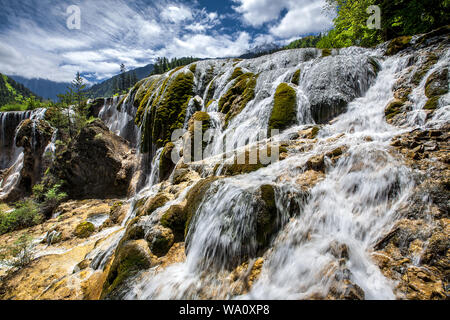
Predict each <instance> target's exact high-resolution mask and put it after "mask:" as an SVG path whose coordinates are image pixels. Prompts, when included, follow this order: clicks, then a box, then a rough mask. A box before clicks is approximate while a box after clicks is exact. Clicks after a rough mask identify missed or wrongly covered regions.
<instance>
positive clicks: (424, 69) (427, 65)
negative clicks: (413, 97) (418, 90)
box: [411, 52, 439, 86]
mask: <svg viewBox="0 0 450 320" xmlns="http://www.w3.org/2000/svg"><path fill="white" fill-rule="evenodd" d="M438 60H439V57H438V56H437V55H436V54H435V53H433V52H427V53H426V54H425V56H424V58H423V62H422V63H420V64H419V65H418V66H417V69H416V71H415V72H414V74H413V76H412V79H411V82H412V84H414V85H415V86H418V85H419V84H420V82H421V81H422V79H423V77H425V75H426V74H427V73H428V71H430V70H431V68H432V67H433V66H434V65H435V64H436V63H437V62H438Z"/></svg>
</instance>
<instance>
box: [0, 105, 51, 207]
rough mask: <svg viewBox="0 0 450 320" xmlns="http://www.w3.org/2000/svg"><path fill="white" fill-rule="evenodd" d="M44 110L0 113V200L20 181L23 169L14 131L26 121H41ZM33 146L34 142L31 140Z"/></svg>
mask: <svg viewBox="0 0 450 320" xmlns="http://www.w3.org/2000/svg"><path fill="white" fill-rule="evenodd" d="M45 112H46V109H35V110H32V111H20V112H19V111H14V112H0V170H1V169H3V171H4V173H3V179H2V180H0V199H3V198H5V197H6V196H7V195H8V194H9V192H10V191H11V190H12V189H13V188H14V186H16V184H17V183H18V182H19V180H20V172H21V170H22V168H23V158H24V154H23V150H22V148H18V147H17V146H16V131H17V128H18V127H19V125H20V124H21V123H22V121H24V120H26V119H30V120H33V134H34V132H35V131H34V129H35V127H34V120H40V119H43V118H44V116H45ZM32 143H33V145H34V143H35V140H34V139H33V142H32Z"/></svg>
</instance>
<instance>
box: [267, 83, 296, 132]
mask: <svg viewBox="0 0 450 320" xmlns="http://www.w3.org/2000/svg"><path fill="white" fill-rule="evenodd" d="M296 121H297V93H296V92H295V90H294V89H293V88H292V87H291V86H289V85H288V84H287V83H281V84H280V85H279V86H278V88H277V91H276V92H275V98H274V106H273V109H272V114H271V115H270V119H269V130H268V134H270V133H271V130H272V129H278V130H285V129H287V128H289V127H290V126H292V125H294V124H295V123H296Z"/></svg>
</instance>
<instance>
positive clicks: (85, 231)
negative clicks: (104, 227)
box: [74, 221, 95, 238]
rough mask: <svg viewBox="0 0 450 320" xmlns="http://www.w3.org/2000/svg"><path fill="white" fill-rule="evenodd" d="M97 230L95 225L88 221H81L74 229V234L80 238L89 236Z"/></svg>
mask: <svg viewBox="0 0 450 320" xmlns="http://www.w3.org/2000/svg"><path fill="white" fill-rule="evenodd" d="M94 232H95V226H94V225H93V224H92V223H91V222H88V221H84V222H82V223H80V224H79V225H78V226H77V227H76V228H75V231H74V235H75V236H76V237H78V238H89V237H90V236H91V235H92V234H93V233H94Z"/></svg>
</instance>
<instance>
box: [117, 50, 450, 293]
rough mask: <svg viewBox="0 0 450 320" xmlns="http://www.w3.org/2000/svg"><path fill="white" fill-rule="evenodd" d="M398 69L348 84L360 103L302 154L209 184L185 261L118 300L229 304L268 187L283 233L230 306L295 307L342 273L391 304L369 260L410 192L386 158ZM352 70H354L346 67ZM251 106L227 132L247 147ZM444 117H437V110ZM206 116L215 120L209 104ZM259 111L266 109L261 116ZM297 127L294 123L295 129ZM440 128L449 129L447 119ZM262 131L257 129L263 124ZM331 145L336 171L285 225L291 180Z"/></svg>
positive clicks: (397, 165) (304, 83)
mask: <svg viewBox="0 0 450 320" xmlns="http://www.w3.org/2000/svg"><path fill="white" fill-rule="evenodd" d="M346 51H347V52H346ZM353 51H354V50H353ZM346 53H348V54H349V56H350V55H351V54H354V52H352V49H348V50H343V54H346ZM369 54H376V52H375V51H374V52H372V53H370V52H369V51H366V50H364V52H362V53H361V55H369ZM346 58H348V57H346ZM332 59H333V58H330V60H332ZM407 61H408V57H407V56H406V57H405V56H404V57H391V58H387V59H385V60H384V61H381V71H380V72H379V74H378V77H377V78H376V81H375V83H374V84H373V85H372V86H370V81H368V82H366V83H361V82H360V81H358V80H356V86H355V87H354V90H355V91H360V94H361V95H363V97H361V98H357V99H355V100H354V101H352V102H351V103H350V104H349V105H348V109H347V112H345V113H344V114H342V115H340V116H339V117H338V118H337V119H335V121H333V122H332V123H331V124H329V125H326V126H325V127H324V128H323V129H322V130H321V131H320V133H319V137H318V141H317V142H316V143H315V144H314V146H313V147H312V149H311V150H310V151H305V152H303V153H299V154H295V155H291V156H290V157H288V158H287V159H286V160H283V161H281V162H278V163H275V164H272V165H271V166H269V167H267V168H263V169H260V170H258V171H256V172H253V173H250V174H247V175H242V176H238V177H233V178H226V179H222V180H220V181H218V182H215V183H214V184H213V185H212V186H211V188H210V191H209V192H208V193H207V195H205V197H204V199H203V202H202V204H201V205H200V207H199V209H198V210H197V213H196V216H195V219H194V221H193V223H192V224H191V227H190V231H189V235H188V247H187V258H186V261H185V262H184V263H178V264H174V265H172V266H170V267H167V268H166V269H164V270H163V271H161V272H159V273H158V272H156V273H155V272H154V271H151V272H149V275H147V276H144V280H143V281H141V282H139V283H137V284H136V285H135V286H134V287H133V289H132V290H131V291H130V292H128V293H127V295H126V298H128V299H198V298H230V297H232V296H233V295H232V293H231V292H230V287H229V285H230V283H229V280H228V278H227V277H226V272H225V269H226V268H225V267H226V266H227V265H228V264H229V263H230V262H233V261H234V259H236V257H239V256H240V255H244V256H245V255H249V256H252V254H254V253H255V250H256V249H255V248H256V244H255V234H254V232H255V230H253V229H252V227H251V226H252V225H254V219H255V217H254V211H255V210H254V203H253V201H255V200H254V199H255V196H257V195H258V189H259V188H260V186H261V185H264V184H271V185H273V186H274V187H275V191H276V192H275V194H276V199H277V201H276V202H277V208H278V220H279V222H280V223H281V224H282V225H283V229H282V231H281V232H279V233H278V236H277V237H276V238H275V239H274V240H273V243H272V249H271V250H269V251H268V252H267V253H266V255H265V256H264V259H265V262H264V266H263V269H262V273H261V276H260V278H259V279H258V280H257V281H256V283H255V284H254V285H253V287H252V289H251V291H250V292H249V293H248V294H246V295H243V296H241V297H238V298H242V299H304V298H309V297H311V296H314V295H321V294H322V295H326V294H327V293H328V291H329V289H330V287H331V286H332V285H333V281H335V279H336V275H337V273H338V272H341V273H343V274H344V275H340V277H347V279H349V280H351V281H352V282H353V283H355V284H357V285H358V286H360V287H361V288H362V289H363V290H364V293H365V297H366V299H393V298H395V296H394V293H393V283H391V282H390V281H389V280H387V279H386V278H385V277H384V276H383V275H382V273H381V271H380V270H379V268H378V267H377V266H376V265H375V264H374V262H373V261H372V258H371V255H370V254H371V250H372V248H373V246H374V244H375V243H376V241H377V240H378V239H379V237H380V236H381V235H382V234H383V233H384V232H386V231H388V230H389V228H390V227H391V226H392V224H393V223H394V221H395V219H396V218H398V217H396V216H395V212H396V208H397V206H398V205H399V204H400V203H401V202H402V201H404V200H405V199H406V198H407V197H408V196H409V195H410V193H411V190H412V188H413V181H412V179H411V178H410V174H411V172H410V169H408V168H406V167H405V166H404V165H402V163H401V161H400V160H398V159H396V158H394V157H393V156H392V155H391V154H390V153H389V148H390V141H391V139H392V138H393V137H394V136H396V135H398V134H400V133H401V132H402V131H403V130H400V129H397V128H395V127H393V126H391V125H389V124H387V123H386V120H385V117H384V109H385V106H386V105H387V104H388V102H389V101H390V100H391V99H392V96H393V92H392V88H393V85H394V83H395V81H396V80H397V77H398V75H399V73H400V71H401V70H402V68H404V67H405V65H406V64H407ZM352 63H353V65H355V68H358V64H357V63H356V64H355V61H352ZM296 68H297V66H296V67H295V69H296ZM302 68H303V70H304V73H303V76H302V78H301V82H300V85H299V89H297V92H298V93H299V92H302V93H303V95H302V97H301V98H299V99H304V97H305V96H307V97H311V95H312V94H311V92H309V91H308V90H309V89H310V88H311V85H312V84H311V83H312V82H314V81H316V79H315V78H311V77H308V76H307V75H308V72H309V71H310V70H312V69H314V68H317V67H315V66H313V63H310V65H308V62H306V63H304V64H303V65H302ZM205 69H206V68H205ZM363 70H366V69H363ZM292 72H293V70H288V71H285V72H283V71H280V73H279V74H278V77H275V76H274V75H273V76H268V80H267V81H268V82H269V83H280V82H283V81H286V78H287V77H289V76H290V75H291V74H292ZM224 77H229V75H224ZM369 78H370V76H369ZM277 79H278V80H277ZM366 79H368V78H366ZM277 81H278V82H277ZM336 85H337V84H336ZM423 86H424V83H422V84H421V85H420V87H421V88H420V90H422V91H423ZM218 87H220V85H219V86H218ZM369 87H370V88H369ZM274 88H276V84H275V85H273V86H272V87H271V88H270V90H269V89H266V90H264V89H263V88H262V87H260V88H259V89H260V90H261V92H264V91H266V92H267V91H269V92H273V91H274ZM217 90H219V89H217ZM367 90H368V91H367ZM418 90H419V89H418ZM223 91H225V89H222V92H223ZM365 91H367V92H366V93H365V94H364V92H365ZM215 96H216V97H217V96H218V94H217V93H216V94H215ZM356 96H357V95H356ZM263 97H264V95H262V97H260V98H258V97H257V98H256V99H255V101H258V108H262V109H265V107H264V106H267V108H269V105H270V102H269V101H270V100H272V99H273V98H272V97H271V95H270V94H266V97H265V98H263ZM255 101H253V102H251V103H250V104H249V105H248V107H247V108H248V110H245V111H243V112H242V113H241V115H242V116H241V115H239V116H237V117H236V118H235V119H234V120H233V121H232V122H231V126H233V130H235V131H238V132H240V134H241V138H240V139H244V140H245V141H246V142H248V137H249V136H248V135H245V134H243V133H244V132H245V130H244V128H245V129H246V130H249V129H248V127H247V124H246V121H247V117H252V115H251V113H252V110H253V111H254V112H256V110H257V109H258V108H257V107H255V104H256V102H255ZM303 101H306V99H304V100H303ZM307 107H308V104H307V103H299V109H301V108H307ZM210 108H211V109H210ZM447 109H448V108H447ZM443 110H446V109H445V107H443ZM208 111H209V112H210V113H211V114H212V115H213V114H215V111H217V110H216V108H215V107H214V103H213V104H211V106H210V107H209V108H208ZM443 112H444V111H441V113H443ZM267 113H268V110H265V114H267ZM303 114H305V113H303ZM244 115H245V116H244ZM255 115H256V117H252V119H253V126H252V130H255V125H256V126H257V127H258V125H257V124H258V122H257V121H256V122H255V119H256V118H257V112H256V113H255ZM445 116H446V115H443V114H440V115H439V113H437V115H435V116H434V117H440V118H441V119H442V118H443V117H445ZM265 117H267V116H265ZM301 119H302V118H301V117H299V123H301ZM303 119H304V121H305V122H307V121H308V120H307V118H303ZM445 121H448V113H447V119H445ZM264 123H265V121H264ZM261 128H264V124H263V122H261ZM301 128H302V127H297V128H292V129H291V130H288V131H289V132H292V131H295V130H298V129H301ZM241 129H242V131H239V130H241ZM255 131H257V130H255ZM287 136H288V135H287V134H282V135H281V136H279V137H277V139H278V140H283V139H284V138H287ZM236 139H237V138H236ZM338 147H343V148H347V151H346V155H345V157H342V158H341V159H340V160H338V162H337V163H335V164H333V163H332V162H331V161H330V160H327V158H326V161H325V164H326V169H325V170H326V176H325V179H324V180H323V181H321V182H319V183H318V184H317V185H316V186H314V187H313V188H312V190H310V193H309V196H308V197H307V198H306V199H305V198H301V197H298V198H297V199H296V200H297V201H298V207H299V208H300V209H299V210H298V212H296V215H295V216H294V217H290V215H289V213H288V212H289V211H292V208H291V207H290V205H291V204H290V203H289V201H287V199H289V198H290V197H289V195H292V194H303V191H302V190H301V189H300V187H299V186H298V185H297V184H296V182H295V177H297V176H298V175H299V174H301V173H302V172H303V170H305V169H304V168H305V165H306V162H307V161H308V160H309V159H310V158H311V157H312V156H316V155H323V154H326V153H328V152H330V151H333V150H335V149H336V148H338ZM334 244H339V245H344V246H345V247H346V248H347V250H348V259H347V260H346V261H345V266H344V269H343V270H342V266H340V265H339V264H340V263H342V262H341V261H339V257H336V256H335V255H333V254H332V250H331V249H332V246H333V245H334ZM340 268H341V269H340ZM213 270H216V271H213ZM224 275H225V276H224Z"/></svg>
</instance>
